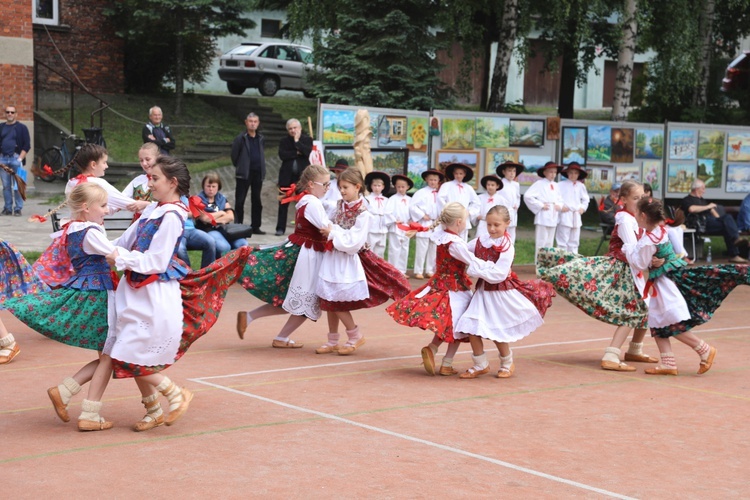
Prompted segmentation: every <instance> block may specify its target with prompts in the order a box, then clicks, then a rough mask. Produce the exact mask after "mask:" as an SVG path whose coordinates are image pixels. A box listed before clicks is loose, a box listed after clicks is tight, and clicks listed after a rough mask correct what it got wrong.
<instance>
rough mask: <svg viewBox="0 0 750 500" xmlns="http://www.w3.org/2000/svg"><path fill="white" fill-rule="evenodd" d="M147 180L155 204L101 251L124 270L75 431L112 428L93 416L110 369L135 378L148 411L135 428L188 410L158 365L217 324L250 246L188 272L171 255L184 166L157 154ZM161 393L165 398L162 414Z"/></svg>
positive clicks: (180, 215)
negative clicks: (112, 322) (111, 246)
mask: <svg viewBox="0 0 750 500" xmlns="http://www.w3.org/2000/svg"><path fill="white" fill-rule="evenodd" d="M149 187H150V190H151V193H152V196H153V199H154V200H156V201H157V202H158V203H152V204H151V205H150V206H149V207H148V208H147V209H146V210H144V212H143V215H142V216H141V218H140V219H139V220H138V223H137V224H133V225H132V226H130V227H129V228H128V229H127V230H126V231H125V233H124V234H123V235H122V236H121V237H120V238H118V239H116V240H115V241H113V242H112V243H113V244H114V245H115V246H116V248H115V250H114V251H113V252H112V253H111V254H109V255H108V256H107V260H108V262H110V263H114V265H115V266H116V268H117V270H119V271H124V272H125V275H124V279H123V280H121V282H120V284H119V285H118V287H117V291H116V293H115V311H116V314H117V322H116V324H115V326H114V328H111V329H110V332H109V335H108V337H107V341H106V343H105V346H104V354H105V356H102V358H101V359H100V362H99V365H98V366H97V368H96V372H95V374H94V378H93V380H92V381H91V385H90V387H89V393H88V397H87V399H85V400H84V401H83V411H82V413H81V416H80V417H79V419H78V428H79V429H80V430H85V431H89V430H102V429H108V428H110V427H112V423H111V422H107V421H105V420H104V419H103V418H102V417H101V416H100V415H99V412H100V410H101V406H102V403H101V397H102V395H103V393H104V389H105V387H106V383H107V381H108V378H109V376H108V375H109V373H110V372H111V371H112V370H114V376H115V378H127V377H134V378H135V381H136V384H137V385H138V388H139V389H140V391H141V396H142V399H141V401H142V402H143V404H144V406H145V407H146V415H145V416H144V417H143V419H142V420H141V421H140V422H138V423H136V424H135V426H134V430H136V431H144V430H148V429H152V428H154V427H157V426H159V425H162V424H165V423H166V424H167V425H172V424H174V423H175V422H176V421H177V420H178V419H179V418H180V417H181V416H182V415H183V414H184V413H185V411H187V409H188V406H189V404H190V401H191V399H192V398H193V394H192V393H191V392H190V391H189V390H187V389H184V388H183V389H180V388H179V387H177V386H176V385H175V384H174V383H172V381H171V380H169V378H168V377H166V376H165V375H163V374H162V373H161V372H162V371H163V370H164V369H166V368H167V367H169V366H170V365H171V364H173V363H175V362H176V361H177V360H178V359H179V358H180V357H182V356H183V355H184V354H185V352H186V351H187V349H188V348H189V347H190V345H191V344H192V343H193V342H194V341H195V340H197V339H198V338H199V337H200V336H201V335H203V334H204V333H205V332H206V331H208V329H209V328H210V327H211V326H212V325H213V324H214V323H215V321H216V318H217V316H218V313H219V310H220V309H221V306H222V304H223V299H224V295H225V294H226V290H227V288H228V287H229V285H230V284H231V283H233V282H234V281H236V280H237V279H238V278H239V275H240V272H241V271H242V269H243V268H244V266H245V264H246V261H247V257H248V255H249V254H250V251H249V248H247V247H244V248H241V249H239V250H235V251H233V252H231V253H230V254H229V255H228V256H226V257H223V258H222V259H219V260H217V261H216V262H214V263H212V264H211V265H209V266H208V267H206V268H204V269H201V270H200V271H196V272H195V273H190V274H189V275H187V268H186V267H185V266H184V265H183V264H182V263H181V262H180V261H179V260H178V259H177V258H176V253H177V248H178V246H179V242H180V238H181V236H182V230H183V225H184V220H185V218H186V217H187V207H185V205H184V204H183V203H182V202H180V196H184V195H187V193H188V190H189V188H190V173H189V172H188V169H187V166H186V165H185V163H183V162H182V161H181V160H179V159H177V158H174V157H170V156H164V157H160V158H159V159H158V160H157V162H156V165H154V167H153V168H152V170H151V179H150V182H149ZM186 275H187V276H186ZM178 280H180V281H178ZM160 393H161V394H162V395H164V396H165V397H166V398H167V400H168V401H169V415H168V416H167V417H166V418H165V417H164V414H163V412H162V409H161V405H160V404H159V401H158V397H159V394H160Z"/></svg>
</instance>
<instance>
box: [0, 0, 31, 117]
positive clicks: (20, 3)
mask: <svg viewBox="0 0 750 500" xmlns="http://www.w3.org/2000/svg"><path fill="white" fill-rule="evenodd" d="M2 3H3V6H2V7H0V37H6V38H8V39H13V38H16V39H29V40H30V39H31V37H32V27H31V2H30V1H29V0H3V2H2ZM6 56H7V54H6ZM3 59H4V60H3ZM8 60H12V59H5V57H2V58H0V82H2V85H0V106H10V105H13V106H16V109H17V110H18V119H19V120H21V121H26V122H29V121H31V120H33V119H34V117H33V114H32V113H33V110H34V87H33V73H34V71H33V68H32V66H31V64H32V61H31V60H29V62H28V64H29V65H28V66H26V65H23V64H9V63H8V62H7V61H8Z"/></svg>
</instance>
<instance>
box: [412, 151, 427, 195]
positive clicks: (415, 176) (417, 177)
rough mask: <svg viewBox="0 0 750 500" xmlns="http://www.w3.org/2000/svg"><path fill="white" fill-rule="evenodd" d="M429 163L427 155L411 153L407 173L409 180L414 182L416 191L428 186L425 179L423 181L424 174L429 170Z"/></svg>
mask: <svg viewBox="0 0 750 500" xmlns="http://www.w3.org/2000/svg"><path fill="white" fill-rule="evenodd" d="M427 163H428V162H427V155H426V154H420V153H411V152H410V153H409V159H408V168H407V171H408V175H409V178H410V179H411V180H412V182H414V189H421V188H423V187H424V186H426V184H425V182H424V179H422V172H424V171H425V170H427V168H428V167H427Z"/></svg>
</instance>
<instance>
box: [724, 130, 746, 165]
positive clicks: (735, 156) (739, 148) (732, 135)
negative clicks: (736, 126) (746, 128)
mask: <svg viewBox="0 0 750 500" xmlns="http://www.w3.org/2000/svg"><path fill="white" fill-rule="evenodd" d="M727 161H750V132H729V139H728V140H727Z"/></svg>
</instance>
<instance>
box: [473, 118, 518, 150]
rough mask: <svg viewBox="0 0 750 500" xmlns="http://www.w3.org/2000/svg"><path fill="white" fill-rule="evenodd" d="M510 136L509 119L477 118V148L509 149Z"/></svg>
mask: <svg viewBox="0 0 750 500" xmlns="http://www.w3.org/2000/svg"><path fill="white" fill-rule="evenodd" d="M509 136H510V119H509V118H484V117H481V118H477V119H476V141H475V145H474V147H476V148H507V147H508V144H509V142H508V141H509Z"/></svg>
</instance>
